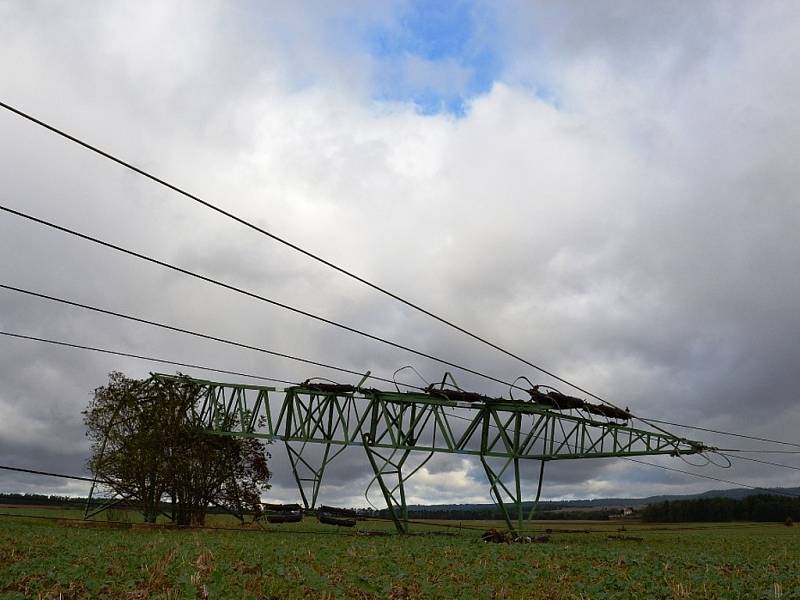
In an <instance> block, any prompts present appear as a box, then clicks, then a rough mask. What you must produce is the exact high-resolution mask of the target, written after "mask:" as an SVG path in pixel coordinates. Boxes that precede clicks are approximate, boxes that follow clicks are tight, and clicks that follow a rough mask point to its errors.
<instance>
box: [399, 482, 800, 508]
mask: <svg viewBox="0 0 800 600" xmlns="http://www.w3.org/2000/svg"><path fill="white" fill-rule="evenodd" d="M759 494H777V495H782V494H783V495H792V496H800V487H792V488H764V489H757V490H753V489H750V488H733V489H730V490H709V491H707V492H702V493H700V494H665V495H661V496H648V497H647V498H595V499H592V500H553V501H542V502H540V503H539V510H540V511H555V510H563V509H573V510H574V509H582V508H614V507H624V506H644V505H646V504H653V503H655V502H664V501H666V500H694V499H696V498H731V499H734V500H741V499H742V498H747V497H748V496H756V495H759ZM523 504H524V505H526V506H530V505H531V504H532V503H531V502H525V503H523ZM493 507H494V504H427V505H426V504H414V505H409V507H408V509H409V511H414V512H420V513H424V512H442V511H463V512H468V511H484V510H491V509H492V508H493Z"/></svg>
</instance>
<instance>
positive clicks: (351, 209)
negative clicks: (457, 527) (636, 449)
mask: <svg viewBox="0 0 800 600" xmlns="http://www.w3.org/2000/svg"><path fill="white" fill-rule="evenodd" d="M0 40H2V42H0V43H1V44H2V52H0V100H2V101H3V102H6V103H9V104H11V105H14V106H16V107H19V108H21V109H23V110H25V111H28V112H30V113H32V114H33V115H35V116H37V117H39V118H41V119H43V120H45V121H48V122H50V123H52V124H54V125H56V126H58V127H61V128H63V129H65V130H67V131H69V132H71V133H73V134H75V135H78V136H80V137H82V138H85V139H87V140H88V141H90V142H91V143H94V144H96V145H98V146H100V147H102V148H104V149H106V150H108V151H110V152H113V153H116V154H119V155H120V156H122V157H124V158H125V159H127V160H129V161H131V162H133V163H135V164H136V165H139V166H142V167H144V168H147V169H150V170H152V171H153V172H155V173H156V174H158V175H159V176H161V177H164V178H165V179H167V180H169V181H171V182H173V183H175V184H176V185H179V186H182V187H185V188H186V189H188V190H190V191H192V192H194V193H196V194H199V195H201V196H202V197H204V198H206V199H208V200H211V201H213V202H216V203H218V204H219V205H220V206H222V207H223V208H225V209H226V210H229V211H232V212H234V213H236V214H238V215H241V216H242V217H244V218H246V219H248V220H251V221H253V222H255V223H257V224H259V225H261V226H263V227H265V228H267V229H269V230H270V231H273V232H275V233H276V234H278V235H281V236H284V237H286V238H287V239H289V240H291V241H292V242H294V243H297V244H299V245H302V246H303V247H305V248H307V249H309V250H311V251H313V252H315V253H318V254H320V255H322V256H324V257H326V258H327V259H329V260H331V261H334V262H336V263H339V264H341V265H344V266H346V267H347V268H350V269H352V270H353V271H355V272H356V273H358V274H360V275H363V276H364V277H366V278H368V279H370V280H372V281H375V282H376V283H378V284H380V285H382V286H385V287H387V288H389V289H391V290H393V291H396V292H398V293H400V294H401V295H403V296H405V297H407V298H409V299H411V300H413V301H415V302H418V303H420V304H422V305H423V306H425V307H427V308H429V309H431V310H433V311H435V312H438V313H440V314H443V315H445V316H447V317H449V318H451V319H452V320H454V321H456V322H458V323H460V324H462V325H464V326H467V327H469V328H470V329H472V330H474V331H476V332H478V333H480V334H483V335H485V336H486V337H488V338H490V339H492V340H493V341H495V342H497V343H499V344H501V345H503V346H505V347H507V348H509V349H511V350H513V351H515V352H517V353H519V354H521V355H523V356H525V357H526V358H528V359H530V360H532V361H535V362H537V363H538V364H542V365H544V366H546V367H548V368H549V369H551V370H553V371H555V372H556V373H559V374H561V375H562V376H564V377H567V378H569V379H572V380H574V381H576V382H578V383H580V384H581V385H582V386H584V387H586V388H588V389H590V390H592V391H593V392H594V393H597V394H599V395H602V396H604V397H607V398H608V399H610V400H611V401H613V402H614V403H616V404H620V405H627V406H630V407H631V409H632V410H633V411H634V412H635V413H638V414H641V415H644V416H649V417H654V418H662V419H668V420H671V421H676V422H679V423H689V424H695V425H702V426H705V427H712V428H720V429H725V430H730V431H739V432H744V433H748V434H751V435H758V436H766V437H769V438H775V439H780V440H786V441H790V442H793V441H800V440H799V439H798V435H797V429H798V423H800V407H798V402H797V400H798V392H797V390H798V388H800V344H799V343H798V340H800V319H799V318H798V316H797V311H798V308H797V307H798V306H800V277H798V272H799V271H800V243H798V241H797V238H798V233H797V232H798V230H799V229H800V202H798V199H797V191H796V190H797V189H798V185H799V184H800V169H798V157H800V120H798V119H797V115H796V112H797V106H798V105H800V78H798V76H797V67H796V65H797V64H800V7H798V5H797V4H796V3H792V2H786V3H780V2H761V3H744V2H731V3H722V2H708V3H703V4H701V5H698V4H695V3H691V4H689V3H685V4H677V5H676V4H674V3H668V2H654V3H647V4H645V3H639V2H624V1H620V2H608V3H603V4H597V3H590V2H567V3H557V4H553V3H545V2H543V3H536V2H513V1H509V2H500V3H496V2H485V3H483V2H453V3H449V4H444V3H439V2H411V1H409V2H393V3H373V2H360V1H354V2H349V3H347V2H340V3H326V5H323V3H311V2H308V3H304V2H266V3H263V2H244V1H243V2H239V3H227V2H211V1H208V2H188V1H187V2H165V1H161V0H159V1H158V2H141V1H137V2H122V1H120V2H83V3H74V2H56V1H52V2H27V1H25V2H23V1H19V2H15V1H9V0H0ZM0 181H1V182H2V188H1V189H2V200H1V201H0V204H2V205H4V206H8V207H11V208H15V209H17V210H22V211H25V212H29V213H31V214H33V215H35V216H38V217H41V218H45V219H48V220H51V221H55V222H57V223H59V224H63V225H64V226H67V227H72V228H74V229H78V230H80V231H82V232H85V233H87V234H91V235H96V236H99V237H102V238H104V239H107V240H109V241H113V242H116V243H118V244H120V245H123V246H125V247H128V248H131V249H134V250H139V251H142V252H145V253H148V254H152V255H154V256H156V257H158V258H162V259H164V260H168V261H170V262H173V263H176V264H179V265H182V266H184V267H187V268H190V269H193V270H196V271H199V272H202V273H205V274H208V275H210V276H213V277H215V278H219V279H222V280H224V281H226V282H230V283H232V284H235V285H238V286H241V287H244V288H246V289H249V290H253V291H257V292H259V293H261V294H264V295H266V296H269V297H273V298H276V299H278V300H281V301H283V302H286V303H288V304H293V305H296V306H298V307H301V308H303V309H306V310H309V311H312V312H316V313H319V314H321V315H324V316H326V317H329V318H333V319H337V320H340V321H342V322H344V323H347V324H349V325H353V326H356V327H359V328H361V329H364V330H367V331H370V332H374V333H376V334H380V335H383V336H385V337H388V338H391V339H393V340H397V341H398V342H400V343H403V344H406V345H409V346H413V347H415V348H420V349H422V350H424V351H426V352H430V353H432V354H436V355H440V356H444V357H447V358H449V359H451V360H453V361H455V362H459V363H462V364H466V365H469V366H473V367H475V368H478V369H479V370H482V371H485V372H489V373H492V374H493V375H496V376H498V377H501V378H511V379H513V378H515V377H516V376H518V375H527V376H528V377H529V378H530V379H532V380H533V381H535V382H538V383H552V382H551V381H549V380H548V379H547V378H545V377H542V376H541V375H540V374H538V373H536V372H535V371H532V370H531V369H527V368H525V367H524V365H522V364H519V363H516V362H514V361H513V360H511V359H509V358H507V357H504V356H502V355H500V354H498V353H497V352H494V351H492V350H491V349H488V348H486V347H482V346H481V345H479V344H477V343H476V342H474V341H471V340H469V339H467V338H465V337H464V336H461V335H459V334H457V333H455V332H453V331H451V330H448V329H447V328H445V327H444V326H442V325H440V324H437V323H436V322H434V321H431V320H430V319H428V318H426V317H424V316H423V315H420V314H416V313H414V312H412V311H410V310H407V309H406V308H404V307H403V306H401V305H399V304H397V303H396V302H393V301H392V300H390V299H389V298H386V297H385V296H381V295H379V294H377V293H375V292H374V291H370V290H369V289H367V288H365V287H363V286H359V285H358V284H356V283H355V282H353V281H351V280H348V279H346V278H344V277H342V276H341V275H337V274H336V273H334V272H332V271H330V270H328V269H326V268H325V267H323V266H322V265H320V264H317V263H314V262H311V261H309V260H308V259H307V258H304V257H303V256H301V255H299V254H297V253H294V252H292V251H291V250H289V249H287V248H286V247H283V246H280V245H278V244H276V243H274V242H272V241H270V240H269V239H267V238H265V237H263V236H260V235H258V234H257V233H255V232H253V231H249V230H247V229H246V228H244V227H242V226H241V225H237V224H236V223H234V222H232V221H230V220H226V219H224V218H222V217H221V216H219V215H217V214H214V213H212V212H210V211H209V210H207V209H204V208H203V207H201V206H199V205H197V204H195V203H192V202H190V201H189V200H187V199H186V198H183V197H180V196H178V195H176V194H175V193H172V192H170V191H168V190H165V189H164V188H162V187H159V186H157V185H156V184H154V183H152V182H150V181H147V180H145V179H143V178H141V177H138V176H136V175H135V174H133V173H131V172H130V171H126V170H125V169H122V168H121V167H119V166H116V165H114V164H112V163H110V162H108V161H106V160H104V159H102V158H100V157H98V156H96V155H93V154H91V153H89V152H87V151H86V150H83V149H81V148H79V147H77V146H75V145H71V144H70V143H68V142H66V141H65V140H63V139H60V138H58V137H57V136H54V135H53V134H51V133H48V132H47V131H45V130H43V129H41V128H38V127H36V126H35V125H33V124H31V123H29V122H26V121H24V120H23V119H21V118H19V117H18V116H15V115H13V114H11V113H9V112H8V111H0ZM0 248H1V249H2V252H0V257H1V258H0V283H4V284H7V285H13V286H18V287H22V288H27V289H32V290H36V291H40V292H42V293H47V294H53V295H56V296H61V297H65V298H69V299H72V300H75V301H81V302H86V303H89V304H96V305H98V306H102V307H105V308H109V309H112V310H117V311H120V312H124V313H130V314H135V315H140V316H144V317H147V318H152V319H155V320H160V321H163V322H168V323H171V324H174V325H177V326H181V327H186V328H190V329H196V330H199V331H203V332H207V333H210V334H213V335H218V336H221V337H227V338H231V339H235V340H240V341H243V342H246V343H250V344H255V345H261V346H265V347H269V348H274V349H276V350H279V351H283V352H287V353H292V354H296V355H301V356H307V357H309V358H312V359H315V360H320V361H326V362H330V363H335V364H339V365H342V366H343V367H346V368H350V369H354V370H358V371H364V370H367V369H371V370H372V371H373V372H374V373H377V374H380V375H382V376H391V373H392V372H393V371H394V370H395V369H397V368H399V367H401V366H404V365H408V364H411V365H414V366H415V367H416V368H417V369H418V370H419V371H420V372H421V373H422V374H423V376H425V377H426V378H427V379H429V380H434V379H437V378H440V377H441V373H442V367H441V366H440V365H437V364H435V363H431V362H429V361H425V360H422V359H420V358H418V357H415V356H413V355H410V354H408V353H405V352H402V351H398V350H395V349H392V348H388V347H386V346H381V345H379V344H377V343H374V342H370V341H368V340H365V339H363V338H359V337H357V336H354V335H351V334H347V333H345V332H341V331H337V330H332V329H331V328H326V327H325V326H324V325H322V324H319V323H315V322H312V321H308V320H305V319H302V318H300V317H298V316H296V315H292V314H290V313H286V312H284V311H280V310H279V309H276V308H273V307H270V306H267V305H265V304H263V303H259V302H256V301H254V300H252V299H248V298H244V297H241V296H237V295H235V294H232V293H230V292H226V291H224V290H221V289H218V288H214V287H213V286H210V285H208V284H204V283H202V282H199V281H195V280H191V279H190V278H187V277H184V276H180V275H178V274H175V273H171V272H168V271H166V270H164V269H160V268H159V267H156V266H154V265H148V264H145V263H142V262H141V261H136V260H135V259H132V258H130V257H125V256H122V255H119V254H116V253H113V252H111V251H109V250H104V249H101V248H98V247H96V246H93V245H91V244H88V243H86V242H83V241H81V240H78V239H75V238H72V237H69V236H66V235H64V234H62V233H58V232H55V231H52V230H48V229H46V228H43V227H42V226H40V225H36V224H33V223H30V222H28V221H24V220H22V219H20V218H18V217H14V216H12V215H9V214H7V213H4V214H0ZM0 329H2V330H3V331H7V332H16V333H21V334H25V335H34V336H41V337H46V338H54V339H59V340H65V341H69V342H73V343H81V344H89V345H95V346H102V347H106V348H111V349H116V350H121V351H126V352H133V353H139V354H146V355H156V356H160V357H164V358H168V359H172V360H177V361H183V362H193V363H199V364H206V365H211V366H215V367H218V368H222V369H233V370H238V371H246V372H252V373H259V374H262V375H266V376H273V377H279V378H286V379H290V380H297V379H306V378H308V377H312V376H327V377H335V378H337V379H339V380H340V381H342V380H345V378H344V377H342V376H341V375H336V374H335V373H331V372H326V371H325V370H323V369H315V368H310V367H308V366H303V365H298V364H294V363H292V362H289V361H286V360H281V359H276V358H271V357H268V356H265V355H263V354H257V353H254V352H248V351H245V350H236V349H232V348H229V347H225V346H221V345H219V344H215V343H213V342H201V341H198V340H194V339H191V338H187V337H186V336H181V335H180V334H176V333H169V332H164V331H159V330H157V329H154V328H149V327H147V326H144V325H135V324H131V323H126V322H121V321H119V320H118V319H114V318H112V317H106V316H101V315H96V314H91V313H88V312H85V311H80V310H78V309H75V308H69V307H66V306H60V305H57V304H53V303H51V302H47V301H44V300H38V299H33V298H30V297H25V296H22V295H20V294H16V293H13V292H10V291H0ZM164 368H165V367H163V366H162V367H159V366H158V365H153V364H151V363H145V362H142V361H137V360H134V359H122V358H114V357H109V356H102V355H96V354H92V353H89V352H83V351H79V350H70V349H65V348H57V347H52V346H47V345H44V344H41V343H37V342H32V341H21V340H15V339H11V338H7V337H3V338H0V381H2V385H0V456H2V463H3V464H9V465H14V466H22V467H29V468H35V469H39V468H41V469H48V470H54V471H61V472H68V473H82V472H84V471H85V468H84V465H85V460H86V458H87V449H88V445H87V442H86V439H85V437H84V429H83V425H82V421H81V415H80V411H81V410H82V409H83V408H84V407H85V405H86V403H87V402H88V400H89V394H90V392H91V390H92V389H93V388H95V387H97V386H98V385H102V384H103V383H104V381H105V379H106V377H107V373H108V372H109V371H112V370H121V371H124V372H125V373H126V374H128V375H131V376H137V377H144V376H146V375H147V373H148V372H149V371H152V370H156V371H159V370H164ZM192 374H196V375H199V376H208V374H207V373H203V372H200V371H192ZM404 376H408V377H410V378H411V379H413V377H411V376H410V375H404ZM456 376H457V378H458V381H459V383H461V385H462V386H463V387H467V388H470V389H475V390H481V391H484V392H487V393H491V394H494V395H502V394H504V393H506V392H507V390H505V389H503V388H502V387H501V386H496V385H493V384H491V383H488V382H485V381H481V380H480V379H478V378H475V377H473V376H469V375H467V374H457V375H456ZM411 383H416V381H413V380H412V381H411ZM561 387H562V388H563V386H561ZM564 391H568V390H567V389H564ZM676 431H677V432H679V433H681V434H682V435H690V436H692V437H694V438H700V439H704V440H706V441H708V442H709V443H712V444H717V445H720V446H724V447H729V448H758V449H764V448H767V447H769V448H773V449H774V448H776V447H777V448H780V447H778V446H774V445H769V444H765V443H760V442H751V441H747V440H742V439H736V438H723V437H719V436H714V435H712V434H703V433H698V432H690V431H687V430H680V429H676ZM785 448H786V447H784V449H785ZM272 450H273V467H274V471H275V477H274V482H273V483H274V488H273V490H272V492H271V494H270V495H271V497H273V498H275V499H279V500H293V499H295V498H296V497H297V494H296V492H295V491H294V490H293V487H292V481H291V476H290V473H289V471H288V464H287V460H286V458H285V455H284V452H283V448H282V447H280V446H278V445H275V446H273V448H272ZM750 456H756V457H761V458H765V459H768V460H769V459H771V460H782V461H783V462H785V463H788V464H797V465H800V461H798V460H797V459H795V458H794V456H793V455H785V456H782V457H779V458H776V456H772V455H750ZM657 462H660V463H661V464H666V465H671V466H674V467H677V468H686V469H690V468H689V467H686V465H684V464H683V463H681V462H680V461H678V460H677V459H672V460H671V461H670V460H661V461H657ZM332 467H333V468H332V470H331V472H330V473H331V477H330V480H329V485H328V486H326V487H325V488H324V490H323V494H322V499H323V501H325V502H326V503H339V504H350V505H363V504H364V499H363V493H362V492H363V488H364V487H365V485H366V482H367V481H368V480H369V477H368V475H367V469H368V465H367V462H366V459H365V458H364V456H363V450H361V449H360V448H352V449H349V450H347V451H346V452H345V453H344V454H342V456H340V457H339V459H337V462H336V463H334V465H333V466H332ZM697 472H699V473H701V474H706V475H710V476H714V477H722V478H726V479H731V480H735V481H741V482H745V483H749V484H751V485H783V486H789V485H799V484H800V477H798V475H800V474H799V473H797V472H796V471H792V470H788V469H781V468H777V467H767V466H765V465H760V464H754V463H747V462H743V461H736V462H734V465H733V468H731V469H728V470H722V469H719V468H716V467H706V468H704V469H697ZM528 483H529V484H532V483H534V482H533V481H532V480H529V481H528ZM720 487H726V486H725V485H723V484H719V483H715V482H712V481H708V480H701V479H695V478H692V477H689V476H683V475H680V474H676V473H667V472H665V471H662V470H658V469H652V468H648V467H644V466H641V465H636V464H633V463H630V462H625V461H615V460H604V461H597V460H595V461H582V462H580V463H577V462H576V463H571V464H563V463H562V464H552V465H551V466H550V467H549V469H548V475H547V479H546V481H545V487H544V492H543V496H544V497H548V498H562V497H569V498H585V497H598V496H646V495H650V494H656V493H685V492H692V491H702V490H706V489H711V488H720ZM0 489H2V490H6V491H38V492H56V493H76V494H78V493H85V491H86V489H85V487H84V486H83V485H82V484H78V483H69V482H62V481H59V480H52V479H44V478H37V477H32V476H23V475H17V474H9V473H2V474H0ZM409 491H410V497H411V501H412V502H457V501H488V492H487V487H486V485H485V482H484V477H483V471H482V469H481V468H480V465H479V463H478V462H477V461H476V462H473V461H464V460H461V459H454V458H452V457H449V458H448V457H445V458H442V459H437V460H434V461H432V462H431V463H429V467H428V468H427V469H424V470H423V471H421V472H420V473H419V474H418V475H417V476H416V477H415V479H414V480H412V483H411V484H410V487H409Z"/></svg>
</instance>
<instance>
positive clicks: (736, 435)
mask: <svg viewBox="0 0 800 600" xmlns="http://www.w3.org/2000/svg"><path fill="white" fill-rule="evenodd" d="M649 420H650V421H652V422H653V423H661V424H662V425H672V426H673V427H683V428H685V429H695V430H697V431H706V432H708V433H718V434H720V435H729V436H731V437H738V438H744V439H746V440H756V441H758V442H768V443H770V444H781V445H783V446H794V447H796V448H800V444H797V443H794V442H782V441H780V440H772V439H769V438H764V437H758V436H755V435H745V434H744V433H732V432H730V431H720V430H719V429H709V428H707V427H698V426H696V425H683V424H681V423H673V422H671V421H662V420H659V419H649Z"/></svg>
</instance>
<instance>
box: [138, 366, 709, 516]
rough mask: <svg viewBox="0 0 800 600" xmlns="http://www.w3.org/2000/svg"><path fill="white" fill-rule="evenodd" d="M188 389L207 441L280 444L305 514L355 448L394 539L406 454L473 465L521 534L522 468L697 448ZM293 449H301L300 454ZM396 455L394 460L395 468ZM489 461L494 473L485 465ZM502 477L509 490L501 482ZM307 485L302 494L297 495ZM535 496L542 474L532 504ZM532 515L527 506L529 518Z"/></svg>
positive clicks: (323, 393)
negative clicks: (334, 466) (308, 452)
mask: <svg viewBox="0 0 800 600" xmlns="http://www.w3.org/2000/svg"><path fill="white" fill-rule="evenodd" d="M153 377H156V378H160V379H162V380H164V381H169V380H174V379H175V377H174V376H170V375H158V374H157V375H153ZM193 381H194V382H195V383H196V384H197V385H198V386H199V387H200V390H201V395H200V400H199V401H198V403H197V405H196V407H195V415H194V416H195V418H196V419H197V420H198V421H199V422H200V423H202V425H203V426H204V427H205V428H206V429H207V430H208V431H209V432H210V433H214V434H218V435H231V436H240V437H255V438H263V439H267V440H280V441H283V442H285V444H286V447H287V451H288V452H289V457H290V460H291V462H292V469H293V472H294V475H295V479H296V480H297V483H298V487H299V488H300V493H301V496H302V498H303V502H304V504H305V505H306V507H309V508H310V507H313V506H314V505H315V504H316V501H317V496H318V494H319V488H320V484H321V481H322V477H323V474H324V470H325V466H326V465H327V464H329V463H330V461H331V460H333V458H335V457H336V456H337V455H338V454H339V453H340V452H341V451H342V450H343V449H344V448H345V447H347V446H362V447H364V449H365V451H366V454H367V458H368V459H369V461H370V464H371V466H372V468H373V471H374V473H375V477H376V479H377V482H378V484H379V486H380V488H381V491H382V493H383V496H384V499H385V500H386V503H387V507H388V509H389V513H390V515H391V517H392V519H393V520H394V522H395V524H396V526H397V529H398V531H406V530H407V524H405V521H406V520H407V511H406V506H405V491H404V485H403V484H404V481H405V480H407V479H408V477H410V475H412V474H413V472H412V473H411V474H409V475H408V476H407V477H405V478H404V477H403V474H402V466H403V464H404V463H405V460H406V458H407V457H408V455H409V453H411V452H424V453H428V454H429V455H432V454H434V453H449V454H459V455H464V456H477V457H479V458H480V460H481V463H482V464H483V466H484V470H485V472H486V476H487V479H488V480H489V485H490V488H491V491H492V495H493V497H494V499H495V501H496V502H497V503H498V505H499V507H500V509H501V511H502V513H503V515H504V517H505V519H506V521H507V523H508V525H509V528H510V529H514V530H521V529H522V524H523V512H522V491H521V484H520V474H519V473H520V461H521V460H538V461H542V472H543V468H544V462H548V461H554V460H575V459H582V458H610V457H627V456H652V455H676V454H695V453H698V452H702V451H704V450H705V449H706V447H705V446H704V445H703V444H702V443H700V442H696V441H692V440H688V439H685V438H682V437H678V436H673V435H670V434H668V433H664V432H663V431H650V430H646V429H638V428H634V427H630V426H628V425H627V424H626V423H627V422H626V421H623V422H618V421H617V420H615V419H613V418H606V417H603V416H600V417H599V418H598V417H597V416H592V415H588V414H587V413H586V412H583V411H581V410H579V409H569V410H558V409H554V408H553V406H548V405H546V404H543V403H537V402H535V401H530V402H528V401H521V400H507V399H494V398H486V397H478V399H475V401H464V400H455V399H450V398H448V397H447V393H446V392H441V393H437V394H428V393H421V392H392V391H388V392H387V391H380V390H374V389H363V388H351V387H350V386H333V387H334V389H329V388H331V386H328V389H326V388H325V386H323V385H314V384H305V385H302V386H293V387H289V388H287V389H285V390H282V392H278V391H277V390H276V389H275V388H272V387H264V386H251V385H237V384H227V383H218V382H213V381H206V380H193ZM339 388H342V389H339ZM348 388H349V389H348ZM463 396H464V395H463V394H461V397H462V398H463ZM474 396H477V395H474ZM292 444H300V449H299V450H298V449H296V448H293V446H292ZM307 444H323V445H324V447H325V449H324V452H323V458H322V460H321V462H319V463H318V464H311V462H310V461H308V460H306V459H304V457H303V449H304V448H305V447H306V445H307ZM334 447H336V448H337V449H336V450H335V451H332V448H334ZM387 452H388V455H387ZM398 453H399V456H400V457H401V458H400V459H398V460H395V459H394V458H393V457H394V456H396V455H397V454H398ZM498 461H499V466H497V467H496V466H493V465H494V464H497V463H498ZM303 470H304V472H305V473H306V475H305V476H301V471H303ZM390 477H397V483H396V484H395V485H391V483H390V482H388V479H389V478H390ZM509 477H510V478H511V479H512V481H511V482H510V483H506V480H507V479H508V478H509ZM309 483H310V484H311V490H310V494H309V493H308V492H307V491H306V490H305V489H304V485H306V484H309ZM540 493H541V474H540V479H539V485H538V491H537V496H536V499H537V503H538V497H539V494H540ZM309 495H310V498H309ZM507 504H509V505H512V506H513V511H512V512H509V510H508V508H509V507H508V506H506V505H507ZM535 508H536V504H534V507H533V509H532V511H531V513H532V512H533V511H534V510H535ZM530 516H532V514H531V515H529V518H530Z"/></svg>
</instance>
